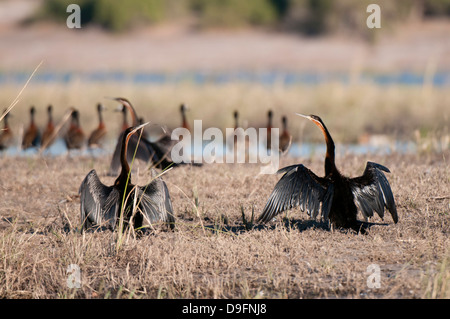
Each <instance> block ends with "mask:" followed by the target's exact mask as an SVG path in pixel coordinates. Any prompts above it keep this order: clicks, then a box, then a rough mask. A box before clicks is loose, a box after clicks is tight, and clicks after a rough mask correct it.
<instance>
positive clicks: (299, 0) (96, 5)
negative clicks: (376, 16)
mask: <svg viewBox="0 0 450 319" xmlns="http://www.w3.org/2000/svg"><path fill="white" fill-rule="evenodd" d="M71 3H77V4H78V5H80V7H81V15H82V18H81V20H82V24H83V25H86V24H91V25H98V26H101V27H103V28H105V29H106V30H109V31H111V32H123V31H127V30H130V29H132V28H135V27H138V26H142V25H151V24H158V23H163V22H175V21H177V22H179V21H191V22H193V24H194V25H195V26H196V27H198V28H201V29H211V28H227V29H229V28H242V27H249V26H252V27H261V28H267V29H273V30H281V31H288V32H297V33H301V34H305V35H311V36H313V35H323V34H329V33H335V32H347V33H348V32H352V33H354V34H359V35H362V36H366V35H367V33H368V29H367V27H366V25H365V23H364V25H362V24H361V21H366V17H367V16H368V13H366V8H367V6H368V5H369V4H370V3H377V4H379V5H380V7H381V11H382V25H383V27H385V26H388V27H389V26H395V24H396V23H400V22H402V21H405V20H407V19H424V18H433V17H447V18H448V17H450V0H401V1H391V0H378V1H374V0H339V1H334V0H251V1H241V0H145V1H142V0H128V1H122V0H45V1H44V4H43V6H42V7H41V10H39V12H38V13H37V15H36V17H35V18H37V19H54V20H65V19H67V15H68V14H67V12H66V8H67V6H68V5H69V4H71Z"/></svg>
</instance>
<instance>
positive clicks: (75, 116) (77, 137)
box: [64, 110, 85, 150]
mask: <svg viewBox="0 0 450 319" xmlns="http://www.w3.org/2000/svg"><path fill="white" fill-rule="evenodd" d="M79 117H80V114H79V112H78V111H77V110H73V111H72V114H71V121H70V127H69V130H68V131H67V133H66V136H65V137H64V141H65V142H66V146H67V149H68V150H71V149H81V148H83V145H84V142H85V135H84V132H83V130H82V128H81V126H80V118H79Z"/></svg>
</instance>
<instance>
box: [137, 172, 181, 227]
mask: <svg viewBox="0 0 450 319" xmlns="http://www.w3.org/2000/svg"><path fill="white" fill-rule="evenodd" d="M137 191H138V194H137V200H138V201H139V209H140V210H141V213H142V214H143V215H144V221H145V222H144V223H149V224H153V223H156V222H165V223H168V224H169V226H170V228H172V229H173V227H174V226H175V217H174V214H173V208H172V201H171V199H170V195H169V190H168V189H167V185H166V183H165V182H164V181H163V180H162V178H161V177H154V178H153V180H152V181H151V182H150V183H148V184H147V185H145V186H137Z"/></svg>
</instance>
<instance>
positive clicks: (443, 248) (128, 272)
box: [0, 151, 450, 298]
mask: <svg viewBox="0 0 450 319" xmlns="http://www.w3.org/2000/svg"><path fill="white" fill-rule="evenodd" d="M449 158H450V153H448V151H447V152H444V153H439V154H436V153H427V154H421V155H400V154H395V153H394V154H392V155H385V156H376V155H361V156H354V155H346V156H338V157H337V165H338V167H340V168H341V172H342V173H344V174H348V175H351V176H355V175H359V174H361V173H362V171H363V169H364V166H365V163H366V161H367V160H371V161H375V162H378V163H381V164H383V165H386V166H387V167H389V169H390V170H391V172H392V173H391V174H389V175H388V179H389V181H390V183H391V186H392V189H393V192H394V196H395V200H396V202H397V206H398V214H399V223H398V224H393V222H392V220H391V218H390V216H388V215H387V216H386V217H385V219H384V221H382V220H381V219H379V218H374V219H373V220H372V222H373V223H374V224H373V225H372V226H371V227H370V229H369V231H368V234H366V235H361V234H355V233H354V232H346V231H339V230H338V231H334V232H331V231H329V230H328V229H327V227H326V225H324V224H322V223H319V222H314V221H310V220H308V216H307V215H306V213H302V212H301V211H299V210H293V211H291V212H289V213H288V214H286V215H283V216H279V217H278V218H277V220H276V221H273V222H271V223H270V224H268V225H265V226H262V225H257V224H254V225H252V224H251V214H252V211H253V212H254V214H255V217H257V216H258V215H259V213H260V211H261V209H262V207H263V206H264V204H265V201H266V200H267V197H268V195H269V194H270V192H271V190H272V189H273V186H274V185H275V183H276V181H277V180H278V178H279V176H275V175H259V174H258V173H259V165H258V164H209V165H204V166H203V167H180V168H175V169H172V170H170V171H169V172H167V173H166V174H165V175H164V179H165V181H166V182H167V185H168V188H169V191H170V194H171V197H172V201H173V206H174V211H175V214H176V218H177V226H176V229H175V230H174V231H173V232H172V231H167V230H165V229H164V228H160V227H156V228H155V230H154V231H153V232H152V233H151V234H148V235H145V236H143V237H138V238H136V237H135V236H134V234H133V233H128V234H127V236H126V237H125V240H124V241H123V242H121V243H119V242H118V241H117V233H115V232H111V231H104V232H87V233H84V234H80V233H79V229H80V215H79V196H78V194H77V192H78V187H79V185H80V183H81V181H82V179H83V178H84V176H85V175H86V174H87V173H88V171H89V170H90V169H92V168H95V169H96V170H97V172H98V173H99V175H100V178H101V180H102V181H103V182H104V183H105V184H112V182H113V177H108V176H106V172H107V169H108V165H109V158H92V157H89V156H82V157H72V158H67V157H54V158H53V157H17V158H13V157H2V158H0V167H1V175H2V178H1V181H0V202H1V203H2V205H1V207H0V216H1V220H0V298H450V266H449V265H450V251H449V247H450V240H449V231H450V218H449V212H450V207H449V205H450V198H449V196H450V193H449V191H450V168H449V162H448V161H449ZM295 162H302V163H304V164H305V165H306V166H308V167H309V168H311V169H312V170H313V171H315V172H317V173H318V174H322V172H323V162H322V158H320V156H311V157H310V158H300V159H294V158H282V162H281V165H282V166H285V165H288V164H292V163H295ZM143 167H144V166H140V169H139V171H137V172H135V174H134V176H133V181H134V182H135V183H138V184H144V183H146V182H148V181H149V179H150V177H149V176H150V175H149V173H148V171H146V170H145V169H143ZM242 211H243V212H244V214H245V217H246V220H247V223H245V222H244V220H243V218H242ZM359 217H360V218H361V216H359ZM71 264H76V265H78V266H79V268H80V270H81V285H80V288H70V287H69V286H68V281H67V280H68V278H69V273H68V272H67V268H68V267H69V265H71ZM371 264H376V265H378V266H379V267H380V271H381V272H380V287H379V288H369V287H368V284H367V280H368V277H369V275H370V272H368V267H369V265H371Z"/></svg>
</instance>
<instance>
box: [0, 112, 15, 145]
mask: <svg viewBox="0 0 450 319" xmlns="http://www.w3.org/2000/svg"><path fill="white" fill-rule="evenodd" d="M6 111H7V109H5V111H4V112H3V113H5V112H6ZM9 116H10V114H9V113H6V114H5V116H4V117H3V129H2V130H1V131H0V151H1V150H4V149H6V148H8V147H9V146H10V145H11V143H12V140H13V133H12V131H11V128H10V127H9V125H8V117H9Z"/></svg>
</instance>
